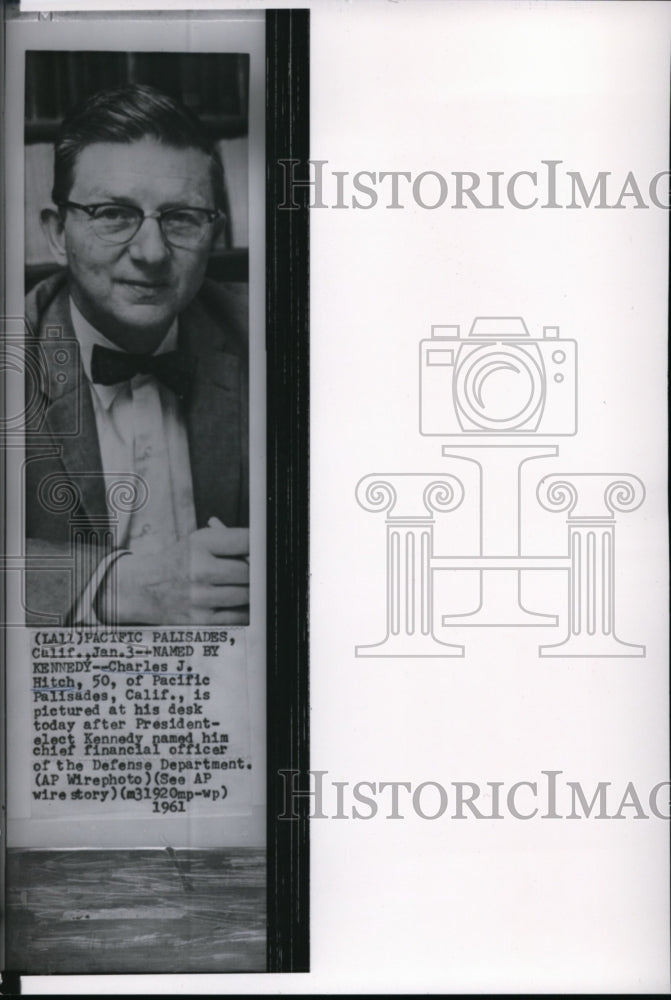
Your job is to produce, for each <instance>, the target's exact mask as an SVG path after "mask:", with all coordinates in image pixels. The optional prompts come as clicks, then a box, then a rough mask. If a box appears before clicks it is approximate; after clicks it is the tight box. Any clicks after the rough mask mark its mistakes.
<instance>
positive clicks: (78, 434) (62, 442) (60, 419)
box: [40, 289, 107, 522]
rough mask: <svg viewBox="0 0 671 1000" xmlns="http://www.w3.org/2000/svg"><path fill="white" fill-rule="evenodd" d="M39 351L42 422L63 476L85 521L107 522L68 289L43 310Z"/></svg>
mask: <svg viewBox="0 0 671 1000" xmlns="http://www.w3.org/2000/svg"><path fill="white" fill-rule="evenodd" d="M40 333H41V338H42V339H41V348H42V350H43V352H44V355H45V360H46V362H47V371H48V372H49V387H48V396H49V403H48V406H47V410H46V414H45V423H46V426H47V429H48V431H49V433H50V434H51V436H52V438H53V440H54V442H55V443H56V444H57V445H58V447H59V451H60V460H61V462H62V464H63V466H64V470H65V477H66V478H67V479H69V480H71V481H72V482H73V483H74V485H75V487H76V489H77V491H78V494H79V497H80V503H81V506H82V507H83V508H84V512H85V513H86V515H87V516H88V517H89V518H90V519H94V520H96V521H98V522H100V521H101V520H103V521H104V520H105V519H106V518H107V504H106V500H105V482H104V478H103V475H102V459H101V457H100V447H99V445H98V434H97V432H96V420H95V413H94V411H93V403H92V402H91V392H90V389H89V386H88V382H87V379H86V376H85V374H84V370H83V368H82V366H81V363H80V361H79V345H78V344H77V340H76V338H75V333H74V329H73V326H72V320H71V318H70V305H69V301H68V293H67V289H62V290H61V291H60V292H59V294H58V295H57V296H56V297H55V298H54V300H53V301H52V303H51V304H50V305H49V307H48V308H47V310H46V312H45V314H44V317H43V319H42V322H41V331H40Z"/></svg>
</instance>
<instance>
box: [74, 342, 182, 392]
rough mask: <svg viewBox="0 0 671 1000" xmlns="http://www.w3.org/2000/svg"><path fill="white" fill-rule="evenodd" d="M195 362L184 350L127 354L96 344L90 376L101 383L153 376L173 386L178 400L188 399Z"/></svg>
mask: <svg viewBox="0 0 671 1000" xmlns="http://www.w3.org/2000/svg"><path fill="white" fill-rule="evenodd" d="M193 371H194V363H193V359H192V358H191V357H189V355H188V354H185V353H184V351H167V352H166V353H165V354H128V353H127V352H126V351H112V350H110V348H109V347H101V346H100V345H99V344H94V347H93V352H92V354H91V378H92V380H93V381H94V382H97V383H98V384H100V385H116V384H117V383H118V382H128V381H129V380H130V379H132V378H133V376H134V375H153V376H154V377H155V378H157V379H158V380H159V382H162V383H163V385H165V386H167V387H168V389H172V391H173V392H174V393H175V395H176V396H177V397H178V398H179V399H185V398H186V396H187V395H188V393H189V388H190V386H191V378H192V376H193Z"/></svg>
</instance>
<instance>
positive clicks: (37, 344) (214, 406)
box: [23, 272, 249, 625]
mask: <svg viewBox="0 0 671 1000" xmlns="http://www.w3.org/2000/svg"><path fill="white" fill-rule="evenodd" d="M243 289H244V286H243V288H241V286H235V285H223V284H222V285H219V284H215V283H214V282H210V281H206V282H205V283H204V284H203V287H202V288H201V290H200V292H199V293H198V295H197V296H196V298H195V299H194V300H193V301H192V302H191V303H190V305H189V306H188V307H187V308H186V309H185V310H184V312H183V313H182V314H181V315H180V316H179V319H178V344H179V347H180V349H182V350H184V351H186V352H187V353H188V355H189V356H190V357H191V359H193V362H194V368H195V372H194V380H193V383H192V388H191V392H190V393H189V396H188V400H187V401H186V402H185V404H184V420H185V425H186V430H187V438H188V442H189V456H190V463H191V475H192V481H193V495H194V504H195V510H196V522H197V526H198V527H199V528H201V527H204V526H205V525H206V524H207V521H208V519H209V518H210V517H212V516H216V517H218V518H219V519H220V520H221V521H223V523H224V524H226V525H228V526H229V527H233V526H246V525H248V523H249V514H248V509H249V495H248V490H249V456H248V369H247V329H248V313H247V301H246V290H244V291H243ZM26 323H27V328H28V330H27V337H26V372H27V381H26V390H27V391H26V460H25V465H24V472H25V475H24V483H23V487H24V515H25V536H26V554H27V557H28V558H27V563H26V565H27V571H26V573H25V580H26V585H25V610H26V623H27V624H29V625H39V624H47V623H49V622H50V623H59V624H67V623H68V621H69V616H70V614H71V612H72V608H73V605H74V603H75V602H76V601H77V599H78V598H79V596H80V595H81V593H82V591H83V590H84V588H85V587H86V584H87V582H88V580H89V579H90V575H91V572H92V570H93V569H94V568H95V566H96V565H97V563H98V561H99V559H100V558H101V556H102V554H104V552H105V551H108V550H109V539H110V528H111V527H113V525H112V524H111V521H110V514H109V509H108V499H107V497H106V487H105V482H104V479H103V477H102V461H101V457H100V448H99V445H98V436H97V431H96V421H95V415H94V410H93V403H92V400H91V390H90V387H89V384H88V381H87V379H86V376H85V375H84V371H83V369H82V366H81V362H80V358H79V348H78V344H77V341H76V338H75V334H74V328H73V326H72V319H71V316H70V306H69V294H68V284H67V273H66V272H61V273H59V274H56V275H53V276H51V277H49V278H47V279H46V280H45V281H43V282H41V283H40V284H39V285H37V286H36V288H34V289H33V290H32V292H31V293H30V294H29V296H28V297H27V299H26ZM115 471H116V470H115ZM119 471H122V472H123V471H126V470H119ZM128 472H129V473H130V472H132V470H128ZM122 499H123V498H122ZM45 616H46V618H45Z"/></svg>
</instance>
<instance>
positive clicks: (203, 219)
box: [59, 201, 220, 250]
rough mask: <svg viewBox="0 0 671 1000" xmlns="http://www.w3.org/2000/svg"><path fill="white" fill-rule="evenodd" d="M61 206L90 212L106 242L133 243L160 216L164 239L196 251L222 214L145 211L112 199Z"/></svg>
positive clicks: (186, 209)
mask: <svg viewBox="0 0 671 1000" xmlns="http://www.w3.org/2000/svg"><path fill="white" fill-rule="evenodd" d="M59 207H60V208H76V209H79V211H81V212H86V214H87V215H88V217H89V220H90V222H91V228H92V229H93V232H94V233H95V235H96V236H97V237H98V239H100V240H102V241H103V243H111V244H121V243H129V242H130V240H132V239H133V237H134V236H136V235H137V233H138V232H139V230H140V226H141V225H142V223H143V222H144V220H145V219H156V221H157V222H158V224H159V227H160V229H161V233H162V235H163V239H164V240H165V241H166V243H169V244H170V246H173V247H180V248H182V249H184V250H193V249H195V248H196V247H198V246H200V245H201V244H202V243H204V242H205V240H206V239H207V237H208V236H209V235H210V232H211V226H212V224H213V223H214V221H215V219H216V218H217V217H218V216H219V215H220V212H219V211H218V210H217V209H211V208H189V207H184V208H169V209H168V210H167V211H165V212H143V211H142V209H141V208H137V207H136V206H135V205H120V204H114V203H112V202H110V203H106V204H102V205H79V204H78V203H77V202H76V201H63V202H59Z"/></svg>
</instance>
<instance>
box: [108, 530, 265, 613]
mask: <svg viewBox="0 0 671 1000" xmlns="http://www.w3.org/2000/svg"><path fill="white" fill-rule="evenodd" d="M248 557H249V530H248V529H247V528H227V527H226V526H225V525H223V524H222V523H221V522H220V521H217V520H216V518H212V519H211V521H210V524H209V525H208V527H207V528H200V529H198V530H197V531H194V532H193V533H192V534H191V535H189V536H188V537H187V538H183V539H182V540H181V541H179V542H177V543H176V544H174V545H172V546H171V547H170V548H167V549H165V550H164V551H163V552H158V553H156V554H155V555H139V554H138V555H136V554H134V553H132V552H131V553H129V554H128V555H124V556H121V558H120V559H118V560H117V562H116V563H115V564H114V566H113V567H112V569H111V571H110V573H109V574H108V576H107V578H106V580H105V582H104V584H103V586H102V587H101V588H100V590H101V591H102V593H100V592H99V596H98V602H97V603H98V605H99V613H100V614H101V615H102V617H103V620H104V621H112V620H114V621H118V622H119V623H120V624H134V625H172V624H175V625H190V624H194V625H247V624H248V623H249V565H248ZM114 596H116V608H114V603H113V600H112V599H113V598H114Z"/></svg>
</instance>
